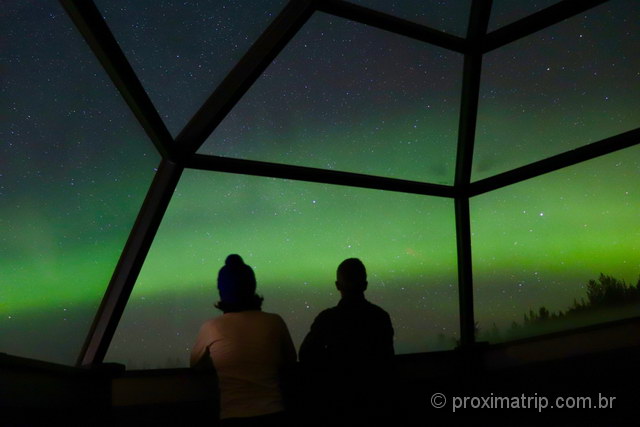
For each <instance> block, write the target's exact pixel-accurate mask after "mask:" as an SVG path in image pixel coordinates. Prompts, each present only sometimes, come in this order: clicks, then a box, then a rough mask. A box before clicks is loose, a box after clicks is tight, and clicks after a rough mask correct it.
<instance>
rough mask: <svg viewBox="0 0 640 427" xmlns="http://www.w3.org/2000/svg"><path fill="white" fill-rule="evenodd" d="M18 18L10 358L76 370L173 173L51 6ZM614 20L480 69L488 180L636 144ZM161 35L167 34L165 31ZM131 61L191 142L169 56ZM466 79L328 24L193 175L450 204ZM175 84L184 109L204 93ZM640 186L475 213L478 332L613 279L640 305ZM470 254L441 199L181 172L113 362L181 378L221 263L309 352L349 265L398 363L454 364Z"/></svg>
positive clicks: (569, 184)
mask: <svg viewBox="0 0 640 427" xmlns="http://www.w3.org/2000/svg"><path fill="white" fill-rule="evenodd" d="M27 3H28V2H27ZM27 3H25V4H23V5H14V6H13V7H15V9H11V10H10V11H8V12H7V14H6V15H5V16H3V17H1V18H0V19H1V20H2V21H1V23H2V25H0V28H2V30H1V31H3V37H6V38H7V40H9V43H7V46H9V47H10V48H8V49H7V53H3V55H6V58H7V59H8V60H7V64H8V66H7V73H6V77H3V98H4V99H5V101H3V103H4V104H7V105H8V107H9V108H8V111H9V114H8V115H7V116H6V118H4V117H3V118H2V121H1V122H0V125H1V128H0V130H2V133H1V135H2V138H3V140H2V146H1V150H2V151H0V200H1V201H2V203H1V204H0V229H1V230H2V231H1V233H2V234H1V236H0V237H1V240H0V271H1V275H0V331H1V333H0V352H6V353H9V354H16V355H20V356H26V357H34V358H38V359H44V360H50V361H55V362H60V363H67V364H71V363H74V361H75V358H76V357H77V354H78V352H79V350H80V347H81V344H82V341H83V339H84V338H85V336H86V333H87V331H88V328H89V326H90V323H91V321H92V318H93V315H94V313H95V309H96V308H97V306H98V304H99V302H100V298H101V297H102V295H103V293H104V290H105V288H106V286H107V283H108V281H109V278H110V276H111V273H112V272H113V268H114V267H115V264H116V263H117V260H118V256H119V253H120V250H121V248H122V246H123V245H124V242H125V241H126V238H127V235H128V233H129V230H130V227H131V226H132V224H133V222H134V220H135V216H136V214H137V211H138V209H139V207H140V205H141V203H142V200H143V198H144V195H145V192H146V190H147V188H148V186H149V183H150V182H151V179H152V177H153V173H154V168H156V167H157V165H158V162H159V159H160V157H159V155H158V154H157V153H155V151H154V149H153V147H152V145H151V144H150V143H149V142H148V141H147V139H146V136H145V135H144V132H143V131H142V130H141V129H140V127H139V125H138V124H137V123H136V122H135V119H134V118H133V116H132V115H131V114H130V113H129V112H128V110H127V107H126V105H125V104H124V102H123V101H122V100H121V98H120V96H119V94H118V93H117V92H116V91H115V90H114V89H113V87H112V85H111V83H110V82H109V80H108V78H107V77H106V75H105V73H104V71H103V70H102V69H101V68H100V66H99V64H98V63H97V61H96V60H95V59H94V58H93V56H92V54H91V52H90V51H89V49H88V48H87V47H86V45H85V44H84V42H83V40H82V39H81V38H80V36H79V35H78V34H76V32H75V30H73V28H72V25H71V23H70V21H69V20H68V18H67V17H66V16H65V15H64V12H63V11H62V10H61V9H60V8H59V6H58V5H57V4H46V5H45V4H36V3H30V4H27ZM101 3H105V5H106V4H107V3H109V2H106V1H105V2H98V6H101ZM140 3H141V4H142V3H144V2H140ZM609 3H610V4H605V5H603V6H599V7H597V8H595V9H593V11H590V12H588V13H587V14H584V16H578V17H575V18H572V19H571V20H568V21H566V22H564V23H561V24H558V26H557V27H554V28H552V29H549V30H545V31H542V32H540V33H536V34H535V35H532V36H530V37H528V38H526V39H525V40H523V41H519V42H516V43H517V44H519V45H522V46H521V47H522V49H523V51H522V52H523V53H522V54H520V53H519V52H520V51H517V50H515V49H516V48H517V47H518V46H506V47H505V48H504V49H505V50H504V51H498V52H494V53H491V54H490V55H487V57H486V59H485V62H484V68H483V80H482V87H481V100H480V106H479V116H478V130H477V134H476V150H475V153H474V156H475V157H474V159H476V160H477V162H476V163H475V164H474V171H473V173H474V179H480V178H483V177H486V176H491V175H493V174H495V173H498V172H501V171H504V170H508V169H511V168H514V167H517V166H520V165H523V164H526V163H528V162H531V161H535V160H539V159H541V158H544V157H547V156H550V155H553V154H557V153H560V152H563V151H566V150H569V149H571V148H574V147H577V146H580V145H582V144H584V143H589V142H593V141H597V140H599V139H601V138H604V137H608V136H611V135H615V134H617V133H620V132H623V131H627V130H630V129H633V128H636V127H637V126H638V123H640V104H639V100H640V96H639V95H640V90H639V89H640V75H639V74H638V69H639V68H638V67H639V64H638V58H637V54H636V53H635V48H636V47H637V46H638V45H639V42H640V41H639V40H638V39H639V38H640V31H638V25H639V24H638V22H637V21H633V20H631V18H629V17H630V16H638V12H639V4H638V3H637V2H633V1H624V0H621V1H615V0H612V1H611V2H609ZM149 4H150V3H149ZM105 7H106V6H105ZM131 7H140V8H142V7H143V6H140V5H137V6H131ZM145 7H149V5H147V6H145ZM176 7H177V6H176ZM138 12H140V11H138ZM185 13H186V12H185ZM114 15H115V16H117V14H115V13H114ZM107 16H109V15H108V14H107ZM146 19H147V20H148V21H149V22H146V28H145V29H144V31H155V30H157V29H158V28H160V27H161V26H162V20H163V19H167V17H162V16H159V15H158V16H155V15H153V14H150V15H149V16H148V17H147V18H146ZM185 19H186V18H185ZM152 21H153V22H152ZM155 21H157V22H155ZM245 25H246V24H245ZM117 27H118V26H117V25H116V26H115V27H114V33H115V35H116V37H118V35H119V33H118V32H117V31H116V28H117ZM154 27H157V28H155V30H154V29H153V28H154ZM131 28H133V27H131ZM131 28H129V30H130V31H133V30H131ZM5 29H8V30H5ZM5 31H6V34H4V32H5ZM139 31H142V30H139ZM142 34H145V33H142ZM195 39H196V37H190V38H188V40H195ZM136 40H137V39H136V38H129V39H127V42H126V43H123V48H124V50H125V53H126V54H127V55H129V56H131V57H132V58H135V60H132V62H133V65H134V69H136V72H138V73H139V75H140V78H141V80H142V81H143V84H145V85H146V87H147V90H148V91H149V94H150V97H151V98H152V100H153V101H154V103H156V104H157V108H158V110H159V111H160V112H161V114H162V115H163V118H164V119H165V120H166V121H167V123H168V126H169V128H170V129H171V130H172V132H173V131H175V129H177V130H179V129H180V127H181V126H182V125H183V124H184V123H186V121H187V120H188V118H189V117H190V115H191V114H192V113H193V108H191V107H189V106H187V105H186V104H189V105H191V104H192V103H193V99H188V100H184V101H183V100H182V97H181V92H180V91H181V90H182V89H176V88H171V87H168V86H167V84H166V82H165V81H162V80H161V79H159V78H158V79H155V80H154V79H153V77H152V74H153V73H154V72H159V70H158V69H157V67H156V66H155V65H154V64H156V62H157V61H159V59H158V58H159V56H157V55H159V54H157V53H156V54H154V55H156V56H154V55H151V56H150V57H149V58H145V57H144V56H137V55H143V54H142V53H140V52H141V51H142V52H144V51H143V50H142V49H137V50H136V45H135V43H136ZM188 40H187V39H185V42H184V43H185V44H187V43H188ZM147 42H148V39H147ZM514 45H515V43H514ZM52 46H55V48H52ZM127 46H130V47H129V48H127ZM312 46H313V47H314V48H313V49H311V48H310V47H312ZM353 46H359V48H358V49H357V50H355V51H354V50H353ZM128 49H130V50H128ZM134 51H135V53H134ZM161 51H162V50H160V52H161ZM187 51H188V49H187V48H185V54H186V53H187ZM349 55H352V56H349ZM174 56H175V55H174ZM191 56H192V57H195V56H197V55H191ZM205 57H206V55H205ZM300 58H304V59H303V60H301V59H300ZM206 60H209V61H211V63H214V62H215V58H209V59H205V61H206ZM612 64H614V65H612ZM162 65H163V67H161V68H163V69H162V72H163V73H168V74H169V75H171V74H172V73H174V74H175V75H178V74H177V71H176V70H175V69H173V68H172V64H169V63H164V62H162ZM461 65H462V61H461V57H460V56H459V55H458V54H452V53H448V52H446V51H444V50H442V49H439V48H434V47H429V46H423V45H420V44H419V43H417V42H413V41H406V40H405V39H404V38H402V37H400V36H396V35H391V34H387V33H383V32H379V31H378V30H373V29H369V28H366V27H365V26H363V25H360V24H354V23H349V22H345V21H343V20H341V19H338V18H330V17H328V16H327V15H323V14H318V15H316V16H314V17H313V18H312V19H311V21H310V22H309V23H308V24H307V25H306V26H305V27H303V29H302V30H301V32H300V33H299V34H298V36H296V38H294V40H293V41H292V43H291V45H289V46H287V48H286V49H285V50H284V51H283V52H282V54H281V55H280V56H279V57H278V58H277V60H276V61H275V62H274V63H273V64H272V65H271V66H270V67H269V68H268V69H267V71H266V72H265V75H264V76H263V77H262V78H261V79H259V80H258V82H257V83H256V85H255V86H254V87H253V88H251V89H250V91H249V92H248V93H247V94H246V96H245V97H244V98H243V99H242V100H241V101H240V103H239V104H238V105H237V106H236V108H234V110H233V111H232V112H231V113H230V115H229V116H228V118H227V120H225V121H224V122H223V123H222V124H221V126H220V127H219V128H218V129H217V130H216V131H215V132H214V133H213V134H212V135H211V137H210V139H209V140H208V141H207V142H206V143H205V145H204V146H203V147H202V149H201V151H202V152H205V153H215V154H221V155H228V156H231V157H241V158H250V159H260V160H267V161H276V162H283V163H285V162H286V163H293V164H301V165H307V166H314V167H326V168H332V169H336V170H347V171H355V172H361V173H371V174H377V175H384V176H393V177H399V178H408V179H416V180H427V181H429V182H435V183H444V184H450V183H452V181H453V172H454V168H455V144H456V141H457V120H458V117H457V115H458V110H459V101H460V94H459V92H460V85H461ZM176 66H177V65H176ZM149 76H151V77H149ZM179 76H180V77H179V79H185V80H184V81H183V80H180V82H181V83H180V84H181V86H180V87H181V88H182V87H185V85H186V86H189V85H193V86H194V87H198V85H199V84H201V82H200V81H197V80H195V79H194V80H189V78H187V77H184V75H183V74H179ZM160 94H162V96H161V95H160ZM174 104H175V105H174ZM170 107H171V108H170ZM639 182H640V147H638V146H636V147H632V148H630V149H625V150H622V151H620V152H616V153H613V154H611V155H608V156H605V157H602V158H598V159H594V160H591V161H588V162H585V163H583V164H578V165H575V166H572V167H569V168H566V169H562V170H560V171H557V172H554V173H551V174H548V175H545V176H541V177H538V178H534V179H531V180H529V181H525V182H522V183H519V184H515V185H512V186H509V187H506V188H503V189H500V190H496V191H494V192H491V193H488V194H483V195H480V196H477V197H475V198H473V199H472V200H471V204H470V205H471V220H472V224H471V227H472V233H473V237H472V239H473V241H472V244H473V268H474V297H475V314H476V320H477V321H478V322H479V325H480V327H481V328H482V327H485V326H487V325H489V324H491V323H493V322H495V323H497V324H498V325H508V324H510V323H511V322H512V321H513V320H518V321H519V320H521V318H522V315H523V313H525V312H527V311H528V310H529V309H535V308H537V307H539V306H541V305H545V306H546V307H547V308H549V309H551V310H561V309H565V308H566V307H568V306H569V305H570V304H571V303H572V301H573V300H574V299H579V298H581V297H583V296H584V292H585V290H584V286H585V284H586V282H587V281H588V280H589V279H594V278H597V276H598V275H599V274H600V273H605V274H610V275H613V276H615V277H617V278H620V279H624V280H626V281H627V282H633V283H635V281H636V280H637V279H638V277H639V275H640V186H639V185H638V183H639ZM455 244H456V241H455V222H454V209H453V201H452V200H449V199H446V198H437V197H426V196H418V195H411V194H402V193H393V192H386V191H375V190H368V189H358V188H348V187H341V186H334V185H324V184H314V183H305V182H297V181H287V180H278V179H271V178H260V177H251V176H243V175H233V174H223V173H214V172H203V171H193V170H186V171H185V172H184V174H183V176H182V178H181V181H180V183H179V185H178V188H177V190H176V192H175V193H174V197H173V199H172V201H171V204H170V206H169V209H168V211H167V214H166V215H165V217H164V219H163V222H162V224H161V227H160V230H159V232H158V234H157V236H156V239H155V241H154V243H153V245H152V247H151V250H150V252H149V255H148V258H147V260H146V262H145V264H144V267H143V269H142V271H141V274H140V277H139V279H138V282H137V283H136V287H135V288H134V291H133V293H132V295H131V298H130V301H129V304H128V306H127V309H126V310H125V313H124V315H123V318H122V321H121V323H120V327H119V329H118V331H117V332H116V336H115V338H114V341H113V344H112V347H111V349H110V351H109V353H108V357H107V359H108V360H109V361H118V362H124V363H127V365H129V366H130V367H131V366H137V367H152V366H163V365H164V364H165V363H166V362H167V360H169V359H175V358H177V359H180V361H181V363H184V361H185V360H186V356H187V355H188V349H189V347H190V345H191V344H192V340H193V338H194V337H195V334H196V332H197V328H198V327H199V325H200V323H201V322H202V321H203V320H204V319H206V318H207V317H209V316H213V315H216V314H217V313H218V312H217V311H216V310H215V309H214V308H213V307H212V304H213V303H214V302H215V301H216V297H217V295H216V291H215V277H216V275H217V271H218V269H219V268H220V266H221V265H222V263H223V260H224V258H225V257H226V255H228V254H229V253H238V254H240V255H242V256H243V257H244V259H245V261H246V262H247V263H248V264H249V265H251V266H252V267H254V269H255V272H256V276H257V279H258V292H259V293H261V294H262V295H263V296H264V297H265V306H264V308H265V310H267V311H272V312H277V313H279V314H281V315H282V316H283V317H284V318H285V320H286V321H287V324H288V325H289V328H290V330H291V333H292V335H293V337H294V340H295V342H296V344H299V343H300V340H301V339H302V337H303V336H304V334H305V333H306V331H307V330H308V328H309V326H310V324H311V322H312V320H313V318H314V316H315V315H316V314H317V313H318V312H319V311H320V310H322V309H324V308H326V307H329V306H331V305H334V304H335V303H336V302H337V300H338V295H337V293H336V291H335V289H334V286H333V282H334V280H335V278H334V274H335V268H336V267H337V265H338V263H339V262H340V261H342V259H344V258H346V257H352V256H354V257H359V258H361V259H362V260H363V261H364V263H365V265H366V266H367V269H368V272H369V283H370V285H369V286H370V289H369V291H368V293H367V295H368V297H369V299H370V300H371V301H372V302H374V303H377V304H379V305H381V306H382V307H384V308H385V309H386V310H387V311H389V313H390V314H391V316H392V320H393V322H394V328H395V331H396V352H398V353H410V352H420V351H430V350H436V349H440V348H443V347H442V344H441V343H438V342H437V340H436V336H437V334H439V333H442V334H445V335H446V336H448V337H457V334H458V328H459V323H458V301H457V298H458V291H457V267H456V246H455ZM596 320H598V319H596ZM600 320H608V319H600Z"/></svg>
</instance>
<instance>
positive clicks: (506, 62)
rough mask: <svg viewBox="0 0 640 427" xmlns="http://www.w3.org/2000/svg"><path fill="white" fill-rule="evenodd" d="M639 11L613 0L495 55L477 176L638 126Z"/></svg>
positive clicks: (487, 79) (488, 61) (487, 64)
mask: <svg viewBox="0 0 640 427" xmlns="http://www.w3.org/2000/svg"><path fill="white" fill-rule="evenodd" d="M639 14H640V2H635V1H611V2H608V3H606V4H604V5H602V6H599V7H597V8H595V9H592V10H591V11H589V12H588V13H586V14H582V15H580V16H577V17H574V18H572V19H570V20H567V21H564V22H562V23H560V24H557V25H556V26H554V27H552V28H550V29H547V30H544V31H540V32H538V33H535V34H534V35H532V36H529V37H527V38H526V39H524V40H521V41H518V42H515V43H512V44H510V45H507V46H505V47H502V48H500V49H498V50H497V51H495V52H492V53H490V54H488V55H487V56H486V58H485V60H484V69H483V76H482V84H481V99H480V104H479V110H478V128H477V132H476V150H475V154H474V167H473V178H474V179H476V180H477V179H481V178H485V177H488V176H491V175H494V174H496V173H499V172H504V171H506V170H509V169H513V168H516V167H518V166H522V165H525V164H527V163H530V162H533V161H537V160H540V159H543V158H546V157H549V156H552V155H555V154H559V153H561V152H564V151H567V150H571V149H574V148H576V147H578V146H581V145H584V144H587V143H590V142H595V141H598V140H600V139H603V138H606V137H609V136H612V135H615V134H618V133H621V132H624V131H627V130H630V129H634V128H636V127H637V126H638V123H640V96H638V95H639V94H640V79H638V75H637V72H638V65H639V62H638V55H637V47H638V46H640V24H639V21H638V20H637V19H634V18H632V17H637V16H638V15H639Z"/></svg>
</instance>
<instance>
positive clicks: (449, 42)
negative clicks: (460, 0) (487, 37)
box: [318, 0, 467, 53]
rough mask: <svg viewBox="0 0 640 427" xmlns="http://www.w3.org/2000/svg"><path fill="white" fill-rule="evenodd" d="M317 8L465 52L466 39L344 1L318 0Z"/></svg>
mask: <svg viewBox="0 0 640 427" xmlns="http://www.w3.org/2000/svg"><path fill="white" fill-rule="evenodd" d="M318 10H319V11H321V12H325V13H329V14H331V15H334V16H339V17H341V18H345V19H349V20H351V21H356V22H360V23H361V24H365V25H369V26H372V27H376V28H379V29H381V30H386V31H390V32H392V33H396V34H400V35H403V36H406V37H410V38H412V39H415V40H419V41H422V42H426V43H429V44H432V45H436V46H439V47H443V48H445V49H449V50H453V51H455V52H459V53H465V52H466V51H467V41H466V40H465V39H463V38H461V37H457V36H454V35H451V34H447V33H445V32H442V31H438V30H434V29H433V28H429V27H426V26H424V25H420V24H417V23H415V22H411V21H407V20H406V19H402V18H398V17H396V16H393V15H388V14H386V13H383V12H378V11H377V10H373V9H369V8H366V7H363V6H359V5H355V4H353V3H348V2H346V1H342V0H324V1H319V2H318Z"/></svg>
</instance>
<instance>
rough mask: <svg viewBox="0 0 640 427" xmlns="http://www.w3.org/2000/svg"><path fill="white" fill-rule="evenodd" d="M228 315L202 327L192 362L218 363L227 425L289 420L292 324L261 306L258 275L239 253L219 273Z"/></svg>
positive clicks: (220, 305) (220, 304) (222, 416)
mask: <svg viewBox="0 0 640 427" xmlns="http://www.w3.org/2000/svg"><path fill="white" fill-rule="evenodd" d="M218 291H219V293H220V301H219V302H218V303H217V304H216V307H217V308H219V309H220V310H222V311H223V312H224V314H223V315H222V316H218V317H216V318H213V319H210V320H208V321H207V322H205V323H204V324H203V325H202V327H201V328H200V332H199V333H198V338H197V340H196V344H195V346H194V347H193V350H192V351H191V366H194V367H197V366H202V365H205V366H206V365H207V364H211V363H212V364H213V367H214V368H215V370H216V373H217V376H218V384H219V388H220V419H221V420H222V421H221V424H222V425H229V426H232V425H234V426H235V425H238V426H240V425H241V426H245V425H247V426H252V425H259V426H265V425H266V426H268V425H281V424H282V423H283V422H284V421H285V417H284V412H283V411H284V402H283V394H282V381H281V380H282V374H283V372H284V371H285V370H286V369H287V368H288V366H289V365H293V364H294V363H295V361H296V350H295V348H294V346H293V342H292V341H291V336H290V335H289V331H288V329H287V326H286V324H285V323H284V321H283V320H282V318H281V317H280V316H278V315H277V314H271V313H265V312H263V311H261V307H262V301H263V298H262V297H260V296H258V295H256V293H255V291H256V278H255V275H254V273H253V270H252V269H251V267H249V266H248V265H246V264H245V263H244V261H243V260H242V258H241V257H240V256H239V255H229V256H228V257H227V259H226V261H225V265H224V267H222V268H221V269H220V272H219V273H218Z"/></svg>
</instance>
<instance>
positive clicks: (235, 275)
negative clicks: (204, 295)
mask: <svg viewBox="0 0 640 427" xmlns="http://www.w3.org/2000/svg"><path fill="white" fill-rule="evenodd" d="M218 291H219V293H220V302H219V303H218V304H217V305H216V306H217V307H218V308H220V309H221V310H223V311H225V312H228V311H242V310H251V309H259V308H260V306H261V303H262V298H261V297H259V296H257V295H256V294H255V292H256V276H255V274H254V273H253V270H252V269H251V267H249V266H248V265H247V264H245V263H244V261H243V260H242V257H240V255H236V254H232V255H229V256H228V257H227V259H226V260H225V263H224V266H223V267H222V268H221V269H220V271H219V272H218ZM256 305H257V306H256Z"/></svg>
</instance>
